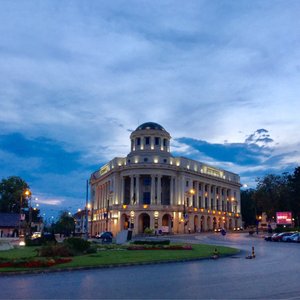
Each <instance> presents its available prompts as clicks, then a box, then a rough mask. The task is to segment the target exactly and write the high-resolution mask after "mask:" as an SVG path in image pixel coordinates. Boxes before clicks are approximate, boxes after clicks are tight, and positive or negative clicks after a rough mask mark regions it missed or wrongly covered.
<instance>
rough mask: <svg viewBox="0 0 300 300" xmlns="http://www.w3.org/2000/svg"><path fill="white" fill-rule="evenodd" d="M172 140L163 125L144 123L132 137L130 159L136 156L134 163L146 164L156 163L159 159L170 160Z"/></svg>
mask: <svg viewBox="0 0 300 300" xmlns="http://www.w3.org/2000/svg"><path fill="white" fill-rule="evenodd" d="M170 139H171V136H170V134H169V133H168V132H167V131H166V130H165V129H164V128H163V127H162V126H161V125H159V124H157V123H154V122H146V123H143V124H141V125H139V126H138V127H137V129H136V130H135V131H133V132H132V133H131V135H130V140H131V152H130V153H129V154H128V157H132V156H134V161H145V162H147V161H154V160H155V161H156V160H157V159H158V157H160V158H161V159H162V160H164V159H166V158H169V157H170ZM130 161H132V160H130ZM128 162H129V161H128Z"/></svg>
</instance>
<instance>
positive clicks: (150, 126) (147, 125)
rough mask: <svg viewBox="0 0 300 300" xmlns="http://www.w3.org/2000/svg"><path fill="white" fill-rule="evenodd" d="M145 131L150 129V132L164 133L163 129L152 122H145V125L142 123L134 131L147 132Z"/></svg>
mask: <svg viewBox="0 0 300 300" xmlns="http://www.w3.org/2000/svg"><path fill="white" fill-rule="evenodd" d="M147 129H152V130H163V131H165V129H164V128H163V127H162V126H161V125H159V124H157V123H154V122H147V123H143V124H142V125H140V126H138V128H137V129H136V131H137V130H147Z"/></svg>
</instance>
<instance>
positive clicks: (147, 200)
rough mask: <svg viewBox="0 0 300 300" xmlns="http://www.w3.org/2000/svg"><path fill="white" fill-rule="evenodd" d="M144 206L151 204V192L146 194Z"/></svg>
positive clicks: (144, 195)
mask: <svg viewBox="0 0 300 300" xmlns="http://www.w3.org/2000/svg"><path fill="white" fill-rule="evenodd" d="M143 204H150V192H144V194H143Z"/></svg>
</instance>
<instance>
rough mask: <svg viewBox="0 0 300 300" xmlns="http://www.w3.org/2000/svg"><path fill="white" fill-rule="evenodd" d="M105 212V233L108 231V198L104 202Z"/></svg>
mask: <svg viewBox="0 0 300 300" xmlns="http://www.w3.org/2000/svg"><path fill="white" fill-rule="evenodd" d="M106 203H107V204H106V212H105V231H108V212H109V198H107V200H106Z"/></svg>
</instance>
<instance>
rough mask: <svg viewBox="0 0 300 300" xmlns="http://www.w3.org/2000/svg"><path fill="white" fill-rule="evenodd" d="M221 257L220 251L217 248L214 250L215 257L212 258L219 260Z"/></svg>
mask: <svg viewBox="0 0 300 300" xmlns="http://www.w3.org/2000/svg"><path fill="white" fill-rule="evenodd" d="M219 255H220V253H219V251H218V249H217V248H215V250H214V252H213V255H212V256H211V258H212V259H217V258H219Z"/></svg>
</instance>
